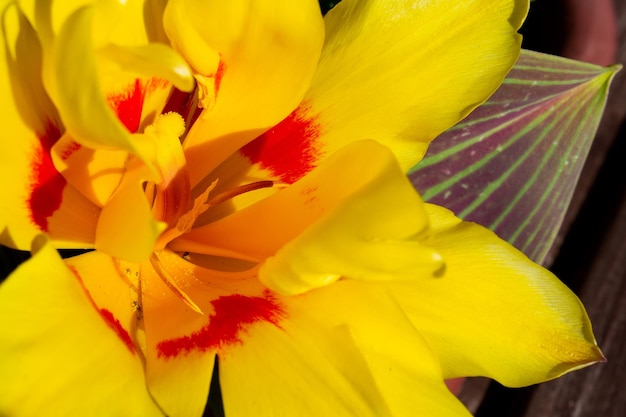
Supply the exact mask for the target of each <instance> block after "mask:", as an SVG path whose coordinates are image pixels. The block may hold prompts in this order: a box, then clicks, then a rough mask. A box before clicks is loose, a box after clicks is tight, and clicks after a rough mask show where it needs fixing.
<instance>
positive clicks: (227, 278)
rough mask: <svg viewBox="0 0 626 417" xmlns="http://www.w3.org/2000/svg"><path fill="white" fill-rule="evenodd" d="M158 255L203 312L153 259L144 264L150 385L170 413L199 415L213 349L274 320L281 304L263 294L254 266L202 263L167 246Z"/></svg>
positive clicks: (205, 395)
mask: <svg viewBox="0 0 626 417" xmlns="http://www.w3.org/2000/svg"><path fill="white" fill-rule="evenodd" d="M156 256H157V258H158V259H157V260H156V261H155V262H158V264H159V269H160V270H161V271H165V273H167V274H168V275H169V278H170V279H172V280H173V281H175V284H176V286H177V287H178V288H180V289H181V290H182V291H184V292H185V293H186V294H187V295H188V296H189V297H190V298H191V300H192V301H193V302H194V304H195V305H196V306H198V307H199V310H200V311H201V312H200V313H199V312H198V311H196V310H195V309H193V308H191V307H190V306H189V304H188V303H186V302H185V301H184V300H183V299H181V298H180V297H179V296H178V295H177V294H176V293H175V292H173V291H172V290H171V288H170V286H168V285H167V284H166V283H165V280H164V278H163V276H162V274H163V272H159V271H157V270H156V269H155V268H154V266H153V264H151V263H147V264H144V265H142V266H141V270H140V282H141V290H142V311H143V321H142V322H141V326H142V330H143V331H145V343H146V351H145V357H146V378H147V383H148V388H149V390H150V392H151V394H152V396H153V397H154V398H155V400H156V401H157V402H158V403H159V405H160V406H161V407H162V408H163V410H165V412H166V414H167V415H200V414H201V413H202V410H203V408H204V406H205V402H206V398H207V396H208V392H209V386H210V382H211V375H212V371H213V363H214V359H215V354H216V353H217V352H218V351H220V350H222V349H224V348H226V347H228V346H230V345H232V344H238V343H240V340H241V337H242V335H244V334H245V333H246V332H247V331H248V328H249V327H255V326H259V325H263V324H264V323H269V324H268V325H271V326H274V324H273V323H274V322H276V321H277V320H278V319H279V317H278V312H280V306H277V305H275V304H274V303H273V301H272V300H271V299H267V298H266V297H265V295H264V293H263V288H262V286H260V285H259V284H258V282H255V280H253V279H252V278H253V277H254V273H255V271H253V270H252V271H242V272H224V271H216V270H209V269H205V268H200V267H198V266H196V265H194V264H191V263H189V262H187V261H186V260H184V259H182V258H181V257H180V256H179V255H177V254H175V253H172V252H170V251H167V250H165V251H162V252H159V253H158V254H157V255H156Z"/></svg>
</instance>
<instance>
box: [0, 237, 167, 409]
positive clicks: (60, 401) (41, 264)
mask: <svg viewBox="0 0 626 417" xmlns="http://www.w3.org/2000/svg"><path fill="white" fill-rule="evenodd" d="M111 317H113V316H111ZM111 317H109V315H108V314H106V313H105V312H103V311H102V310H97V309H96V308H94V305H93V304H92V302H91V301H90V299H89V298H88V296H87V295H86V293H85V291H84V288H83V287H82V286H81V284H80V282H79V281H78V280H77V277H76V276H75V275H74V274H73V273H72V272H71V271H70V270H69V269H68V268H67V267H66V266H65V265H64V264H63V261H62V260H61V259H60V258H59V256H58V254H57V253H56V251H55V250H54V248H53V247H52V246H51V245H50V244H49V243H46V241H45V238H43V237H39V238H37V239H36V240H35V242H34V244H33V258H31V259H30V260H29V261H27V262H26V263H24V264H23V265H21V266H20V267H19V268H18V269H17V270H16V271H15V272H14V273H13V274H12V275H11V276H10V277H9V278H8V279H7V280H6V281H5V282H4V283H3V284H2V286H1V287H0V327H2V332H0V362H1V363H0V378H1V379H2V381H3V383H2V384H0V414H2V415H10V416H33V415H49V416H67V415H100V414H102V412H103V410H106V411H107V413H109V414H114V415H115V414H116V415H129V413H132V414H135V415H141V416H158V415H162V413H161V412H160V410H159V409H158V408H157V407H156V406H155V404H154V402H153V400H152V399H151V398H150V395H149V394H148V391H147V390H146V388H145V384H144V379H143V367H142V364H141V360H140V359H139V357H138V356H137V355H136V354H133V353H132V352H131V351H130V350H129V349H128V347H127V346H126V345H125V344H124V343H122V342H121V341H120V338H119V336H118V331H119V329H118V328H117V324H119V322H116V321H115V320H114V319H113V320H111V319H110V318H111ZM42 381H45V383H42Z"/></svg>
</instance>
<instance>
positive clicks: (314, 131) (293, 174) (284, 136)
mask: <svg viewBox="0 0 626 417" xmlns="http://www.w3.org/2000/svg"><path fill="white" fill-rule="evenodd" d="M308 110H309V108H308V107H307V106H306V105H302V104H301V105H300V107H298V108H297V109H295V110H294V111H293V112H292V113H291V114H290V115H289V116H287V117H286V118H285V119H284V120H283V121H282V122H280V123H279V124H277V125H276V126H274V127H273V128H271V129H270V130H268V131H267V132H265V133H264V134H262V135H261V136H259V137H258V138H256V139H255V140H253V141H252V142H250V143H248V144H247V145H246V146H244V147H243V148H241V149H240V151H239V152H240V153H241V154H243V156H245V157H246V158H247V159H248V160H250V162H252V163H255V164H259V166H260V167H261V168H265V169H268V170H269V171H271V172H272V174H274V175H276V176H277V177H279V178H280V179H281V180H282V181H284V182H286V183H288V184H292V183H294V182H296V181H297V180H299V179H300V178H302V177H303V176H304V175H306V174H307V173H308V172H310V171H311V170H312V169H313V168H315V166H316V164H317V161H318V160H319V158H320V156H321V152H320V150H319V143H317V141H316V140H317V139H318V138H319V136H320V131H321V126H320V124H319V123H318V122H317V120H316V118H315V117H310V116H309V115H308Z"/></svg>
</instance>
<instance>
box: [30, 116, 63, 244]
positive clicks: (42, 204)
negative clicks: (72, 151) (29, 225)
mask: <svg viewBox="0 0 626 417" xmlns="http://www.w3.org/2000/svg"><path fill="white" fill-rule="evenodd" d="M60 137H61V132H60V131H59V129H58V128H57V127H56V126H55V125H53V124H52V123H48V126H47V128H46V132H45V133H44V134H43V135H41V136H39V137H38V139H39V146H38V147H37V148H35V150H34V156H33V159H32V161H31V179H30V180H31V183H30V196H29V197H28V202H27V203H28V207H29V209H30V217H31V219H32V221H33V222H34V223H35V224H36V225H37V226H39V228H40V229H41V230H42V231H44V232H47V231H48V218H49V217H50V216H52V215H53V214H54V212H55V211H57V210H58V209H59V207H61V202H62V200H63V198H62V197H63V190H64V189H65V185H66V184H67V181H65V178H63V176H61V174H59V172H58V171H57V170H56V168H55V167H54V164H53V163H52V157H51V156H50V150H51V149H52V146H54V144H55V143H56V142H57V140H59V138H60Z"/></svg>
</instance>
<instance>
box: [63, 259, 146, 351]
mask: <svg viewBox="0 0 626 417" xmlns="http://www.w3.org/2000/svg"><path fill="white" fill-rule="evenodd" d="M68 268H69V270H70V271H72V273H73V274H74V276H75V277H76V279H77V280H78V283H79V284H80V286H81V287H82V288H83V291H84V292H85V295H86V296H87V300H89V304H91V306H92V307H93V308H94V309H95V310H96V311H97V312H98V314H99V315H100V317H102V319H103V320H104V322H105V323H106V324H107V326H109V328H110V329H111V330H113V332H115V334H116V335H117V337H119V338H120V340H121V341H122V342H123V343H124V345H126V347H127V348H128V350H130V353H132V354H133V355H134V354H135V344H134V343H133V340H132V339H131V337H130V333H128V331H127V330H126V329H125V328H124V326H122V323H120V321H119V320H118V319H117V318H116V317H115V316H114V315H113V313H112V312H111V311H109V310H107V309H106V308H100V307H98V305H97V304H96V301H95V300H94V299H93V297H92V296H91V293H90V292H89V290H88V289H87V287H86V286H85V283H84V282H83V279H82V277H81V276H80V274H79V273H78V271H77V270H76V268H74V267H72V266H68Z"/></svg>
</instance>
